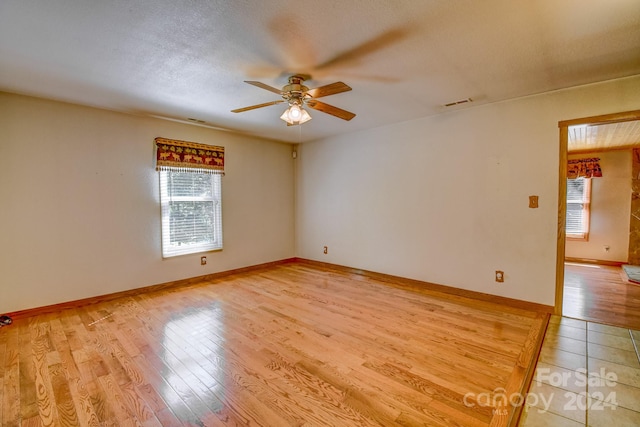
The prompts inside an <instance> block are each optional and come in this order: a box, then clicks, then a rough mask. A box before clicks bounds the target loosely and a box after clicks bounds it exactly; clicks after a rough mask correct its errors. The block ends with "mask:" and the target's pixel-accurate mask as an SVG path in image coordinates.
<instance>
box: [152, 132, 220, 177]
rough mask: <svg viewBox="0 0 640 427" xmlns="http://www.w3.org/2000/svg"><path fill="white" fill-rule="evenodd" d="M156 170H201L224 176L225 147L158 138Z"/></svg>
mask: <svg viewBox="0 0 640 427" xmlns="http://www.w3.org/2000/svg"><path fill="white" fill-rule="evenodd" d="M155 141H156V146H157V154H156V170H162V169H164V168H167V169H175V168H181V169H200V170H202V171H205V172H210V173H219V174H224V147H216V146H213V145H205V144H196V143H195V142H188V141H179V140H176V139H167V138H156V139H155Z"/></svg>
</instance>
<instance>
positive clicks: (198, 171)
mask: <svg viewBox="0 0 640 427" xmlns="http://www.w3.org/2000/svg"><path fill="white" fill-rule="evenodd" d="M156 145H157V166H156V168H157V170H158V171H159V176H160V205H161V215H162V256H163V258H168V257H172V256H176V255H186V254H193V253H198V252H205V251H211V250H218V249H222V179H221V178H222V175H223V174H224V148H222V147H214V146H208V145H203V144H196V143H192V142H186V141H178V140H171V139H166V138H156Z"/></svg>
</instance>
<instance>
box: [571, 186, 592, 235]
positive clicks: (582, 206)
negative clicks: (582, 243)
mask: <svg viewBox="0 0 640 427" xmlns="http://www.w3.org/2000/svg"><path fill="white" fill-rule="evenodd" d="M590 206H591V178H577V179H568V180H567V221H566V232H567V239H574V240H589V210H590Z"/></svg>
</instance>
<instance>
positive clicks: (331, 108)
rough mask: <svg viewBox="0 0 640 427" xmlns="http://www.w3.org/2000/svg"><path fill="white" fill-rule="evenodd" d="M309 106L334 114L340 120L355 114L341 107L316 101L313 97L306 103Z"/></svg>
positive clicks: (347, 118) (352, 116) (350, 117)
mask: <svg viewBox="0 0 640 427" xmlns="http://www.w3.org/2000/svg"><path fill="white" fill-rule="evenodd" d="M306 104H307V105H308V106H309V108H313V109H314V110H318V111H322V112H323V113H327V114H331V115H332V116H336V117H338V118H340V119H342V120H347V121H348V120H351V119H353V118H354V117H355V116H356V115H355V114H353V113H352V112H350V111H347V110H343V109H342V108H338V107H334V106H333V105H329V104H325V103H324V102H320V101H316V100H315V99H311V100H309V101H307V103H306Z"/></svg>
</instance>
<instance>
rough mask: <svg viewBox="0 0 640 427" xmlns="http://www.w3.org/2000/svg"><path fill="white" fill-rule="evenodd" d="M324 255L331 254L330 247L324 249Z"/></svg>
mask: <svg viewBox="0 0 640 427" xmlns="http://www.w3.org/2000/svg"><path fill="white" fill-rule="evenodd" d="M322 253H323V254H325V255H326V254H328V253H329V247H328V246H325V247H324V249H323V250H322Z"/></svg>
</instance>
